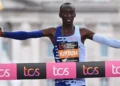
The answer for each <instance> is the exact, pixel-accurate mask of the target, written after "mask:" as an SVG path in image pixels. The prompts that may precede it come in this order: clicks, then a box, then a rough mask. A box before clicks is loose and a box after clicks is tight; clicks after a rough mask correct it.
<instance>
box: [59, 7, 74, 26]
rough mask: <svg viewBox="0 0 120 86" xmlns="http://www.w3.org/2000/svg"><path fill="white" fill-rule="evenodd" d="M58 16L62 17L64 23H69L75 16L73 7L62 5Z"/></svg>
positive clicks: (71, 22)
mask: <svg viewBox="0 0 120 86" xmlns="http://www.w3.org/2000/svg"><path fill="white" fill-rule="evenodd" d="M59 16H60V18H62V20H63V23H64V24H67V25H71V24H73V20H74V17H75V16H76V13H75V8H74V7H72V6H64V7H63V8H61V9H60V14H59Z"/></svg>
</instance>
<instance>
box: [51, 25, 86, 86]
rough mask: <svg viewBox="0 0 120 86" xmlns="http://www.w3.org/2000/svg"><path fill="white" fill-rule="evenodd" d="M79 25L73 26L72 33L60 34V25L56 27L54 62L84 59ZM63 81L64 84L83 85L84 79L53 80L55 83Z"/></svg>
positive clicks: (80, 60)
mask: <svg viewBox="0 0 120 86" xmlns="http://www.w3.org/2000/svg"><path fill="white" fill-rule="evenodd" d="M81 40H82V39H81V34H80V27H78V26H75V31H74V34H72V35H70V36H62V33H61V26H59V27H57V29H56V34H55V37H54V49H53V53H54V57H55V61H56V62H82V61H85V47H84V45H83V43H82V41H81ZM59 82H64V83H66V84H70V86H73V85H72V84H79V85H85V80H84V79H83V78H81V79H71V80H55V83H59Z"/></svg>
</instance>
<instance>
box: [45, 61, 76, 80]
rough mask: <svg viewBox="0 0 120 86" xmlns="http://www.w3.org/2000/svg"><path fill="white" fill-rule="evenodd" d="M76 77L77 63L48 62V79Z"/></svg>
mask: <svg viewBox="0 0 120 86" xmlns="http://www.w3.org/2000/svg"><path fill="white" fill-rule="evenodd" d="M66 78H67V79H70V78H72V79H73V78H76V63H74V62H67V63H47V79H66Z"/></svg>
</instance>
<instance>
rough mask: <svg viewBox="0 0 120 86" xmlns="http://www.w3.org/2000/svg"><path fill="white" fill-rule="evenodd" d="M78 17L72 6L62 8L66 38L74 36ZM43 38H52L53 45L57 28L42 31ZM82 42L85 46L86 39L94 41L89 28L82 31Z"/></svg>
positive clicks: (1, 33)
mask: <svg viewBox="0 0 120 86" xmlns="http://www.w3.org/2000/svg"><path fill="white" fill-rule="evenodd" d="M75 16H76V12H75V8H74V6H72V5H71V4H69V5H63V6H62V7H61V8H60V13H59V17H60V18H61V19H62V29H61V32H62V34H63V35H64V36H70V35H73V34H74V24H73V21H74V18H75ZM42 32H43V37H48V38H50V40H51V42H52V44H54V37H55V33H56V28H55V27H50V28H46V29H44V30H42ZM80 34H81V41H82V43H83V44H84V42H85V40H86V39H90V40H92V38H93V35H94V34H95V33H94V32H92V31H90V30H88V29H87V28H81V29H80ZM0 36H4V32H2V30H0Z"/></svg>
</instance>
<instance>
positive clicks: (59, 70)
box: [53, 66, 69, 76]
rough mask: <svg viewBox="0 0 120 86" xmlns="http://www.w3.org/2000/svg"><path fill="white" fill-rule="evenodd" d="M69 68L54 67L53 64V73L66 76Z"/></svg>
mask: <svg viewBox="0 0 120 86" xmlns="http://www.w3.org/2000/svg"><path fill="white" fill-rule="evenodd" d="M68 70H69V68H56V67H55V66H53V74H54V75H55V76H63V75H65V76H68V75H69V71H68Z"/></svg>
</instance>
